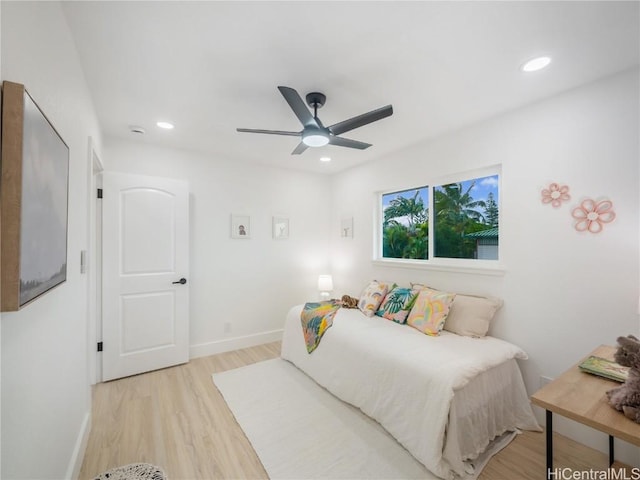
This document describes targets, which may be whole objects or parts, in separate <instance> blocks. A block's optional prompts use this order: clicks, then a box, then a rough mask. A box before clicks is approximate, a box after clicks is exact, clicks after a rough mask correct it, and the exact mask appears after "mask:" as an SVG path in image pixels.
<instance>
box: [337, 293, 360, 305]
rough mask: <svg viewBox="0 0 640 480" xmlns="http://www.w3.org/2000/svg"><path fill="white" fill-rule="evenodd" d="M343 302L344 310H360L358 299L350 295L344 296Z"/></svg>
mask: <svg viewBox="0 0 640 480" xmlns="http://www.w3.org/2000/svg"><path fill="white" fill-rule="evenodd" d="M341 302H342V307H343V308H358V299H357V298H354V297H351V296H349V295H343V296H342V299H341Z"/></svg>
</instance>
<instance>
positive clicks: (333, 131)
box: [236, 87, 393, 155]
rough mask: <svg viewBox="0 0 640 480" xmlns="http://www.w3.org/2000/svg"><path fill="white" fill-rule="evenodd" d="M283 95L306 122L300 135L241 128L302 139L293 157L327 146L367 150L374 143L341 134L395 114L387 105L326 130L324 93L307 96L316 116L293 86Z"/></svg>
mask: <svg viewBox="0 0 640 480" xmlns="http://www.w3.org/2000/svg"><path fill="white" fill-rule="evenodd" d="M278 90H280V93H281V94H282V96H283V97H284V99H285V100H286V101H287V103H288V104H289V107H290V108H291V110H293V113H294V114H295V115H296V117H298V120H299V121H300V123H302V126H303V128H302V130H301V131H299V132H288V131H283V130H260V129H253V128H238V129H236V130H237V131H238V132H243V133H264V134H268V135H286V136H295V137H300V140H301V141H300V143H299V144H298V146H297V147H296V148H295V149H294V150H293V152H291V154H292V155H299V154H301V153H302V152H304V151H305V150H306V149H307V148H308V147H323V146H325V145H327V144H330V145H336V146H339V147H347V148H355V149H358V150H364V149H365V148H369V147H370V146H371V144H369V143H364V142H359V141H357V140H351V139H349V138H344V137H340V136H339V135H340V134H342V133H345V132H348V131H350V130H354V129H356V128H358V127H362V126H364V125H368V124H369V123H373V122H375V121H378V120H382V119H383V118H386V117H389V116H391V115H392V114H393V107H392V106H391V105H387V106H385V107H381V108H378V109H376V110H372V111H371V112H367V113H363V114H362V115H358V116H356V117H353V118H350V119H348V120H344V121H342V122H338V123H336V124H333V125H331V126H329V127H325V126H324V125H323V124H322V122H321V121H320V119H319V118H318V108H321V107H322V106H323V105H324V104H325V102H326V100H327V97H326V96H325V95H324V94H322V93H320V92H311V93H309V94H307V95H306V97H305V100H306V101H307V105H309V106H310V107H311V108H313V115H312V114H311V112H310V111H309V109H308V108H307V106H306V105H305V103H304V102H303V101H302V98H301V97H300V95H299V94H298V92H296V91H295V90H294V89H293V88H290V87H278Z"/></svg>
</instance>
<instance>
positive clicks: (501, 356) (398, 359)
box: [281, 305, 538, 478]
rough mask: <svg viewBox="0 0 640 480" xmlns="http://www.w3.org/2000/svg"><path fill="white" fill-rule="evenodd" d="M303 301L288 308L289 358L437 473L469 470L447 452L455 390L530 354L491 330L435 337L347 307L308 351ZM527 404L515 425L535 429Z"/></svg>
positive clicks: (284, 353) (285, 345)
mask: <svg viewBox="0 0 640 480" xmlns="http://www.w3.org/2000/svg"><path fill="white" fill-rule="evenodd" d="M301 309H302V306H301V305H299V306H296V307H294V308H292V309H291V310H290V311H289V313H288V315H287V320H286V325H285V330H284V335H283V340H282V353H281V355H282V357H283V358H285V359H287V360H289V361H291V362H292V363H294V364H295V365H296V366H297V367H298V368H300V369H301V370H302V371H304V372H305V373H307V374H308V375H309V376H310V377H312V378H313V379H314V380H315V381H316V382H318V383H319V384H320V385H322V386H324V387H325V388H327V390H329V391H330V392H331V393H333V394H334V395H336V396H337V397H338V398H340V399H342V400H344V401H346V402H347V403H350V404H352V405H354V406H356V407H358V408H360V409H361V410H362V411H363V412H364V413H365V414H367V415H368V416H369V417H371V418H373V419H375V420H377V421H378V422H379V423H380V424H381V425H382V426H383V427H384V428H385V429H386V430H387V431H388V432H389V433H390V434H391V435H393V436H394V437H395V438H396V439H397V440H398V441H399V442H400V443H401V444H402V445H403V446H404V447H405V448H406V449H407V450H409V452H411V454H412V455H413V456H414V457H416V458H417V459H418V460H419V461H420V462H422V463H423V464H424V465H425V466H426V467H427V468H428V469H429V470H431V471H432V472H433V473H435V474H436V475H438V476H440V477H443V478H453V477H454V476H455V475H460V476H464V475H465V474H466V473H469V472H465V471H464V469H465V465H464V464H463V461H462V460H463V459H447V458H445V457H444V456H443V451H444V444H445V432H446V428H447V422H448V418H449V409H450V406H451V403H452V400H453V397H454V392H455V391H456V390H458V389H460V388H462V387H464V386H465V385H466V384H467V383H468V382H469V381H470V380H472V379H473V378H474V377H475V376H476V375H478V374H479V373H481V372H484V371H486V370H489V369H491V368H493V367H496V366H498V365H500V364H502V363H504V362H505V361H508V360H510V359H514V358H520V359H525V358H527V357H526V354H525V353H524V352H523V351H522V350H521V349H520V348H518V347H516V346H515V345H512V344H510V343H508V342H505V341H502V340H499V339H496V338H493V337H485V338H483V339H474V338H469V337H462V336H459V335H455V334H451V333H448V332H443V334H442V335H440V336H438V337H429V336H427V335H424V334H423V333H421V332H419V331H417V330H415V329H413V328H411V327H409V326H407V325H399V324H396V323H394V322H391V321H389V320H385V319H382V318H380V317H374V318H369V317H366V316H364V315H363V314H362V313H361V312H360V311H358V310H348V309H344V308H343V309H340V310H339V311H338V313H337V314H336V317H335V318H334V322H333V326H332V327H331V328H329V329H328V330H327V331H326V333H325V334H324V336H323V338H322V341H321V342H320V345H319V346H318V348H317V349H316V350H315V351H314V352H312V353H311V354H308V353H307V351H306V348H305V342H304V338H303V335H302V328H301V324H300V312H301ZM519 380H520V383H522V379H521V378H520V379H519ZM521 388H522V389H523V390H524V388H523V385H522V387H521ZM524 398H525V399H526V393H525V394H524ZM524 411H526V412H528V414H527V415H525V417H526V418H524V419H522V420H519V421H518V422H519V423H520V424H519V425H514V426H513V428H524V429H537V428H538V426H537V423H536V422H535V418H534V416H533V413H531V410H530V406H529V405H528V403H527V405H526V408H524ZM489 440H490V439H489ZM454 450H455V449H454Z"/></svg>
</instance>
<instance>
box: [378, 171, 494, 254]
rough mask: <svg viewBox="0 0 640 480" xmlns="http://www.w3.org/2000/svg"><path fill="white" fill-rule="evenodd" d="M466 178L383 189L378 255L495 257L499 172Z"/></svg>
mask: <svg viewBox="0 0 640 480" xmlns="http://www.w3.org/2000/svg"><path fill="white" fill-rule="evenodd" d="M494 171H495V169H494ZM469 177H470V175H469V176H467V177H466V178H465V177H461V178H462V179H460V180H457V181H454V182H450V183H436V184H435V186H422V187H415V188H411V189H408V190H401V191H396V192H390V193H383V194H381V196H380V197H381V212H382V215H381V220H382V228H381V242H380V244H381V249H380V250H381V251H380V254H379V255H380V258H381V259H384V260H393V259H405V260H417V261H423V262H424V263H425V264H434V263H435V264H437V263H438V260H439V259H465V260H498V259H499V253H498V249H499V218H500V209H499V205H500V191H499V185H500V182H499V180H500V178H499V174H498V173H492V174H489V175H485V176H473V177H472V178H469ZM430 212H432V215H430ZM430 232H431V234H430ZM430 259H431V260H430Z"/></svg>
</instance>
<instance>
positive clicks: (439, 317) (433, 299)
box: [407, 288, 456, 336]
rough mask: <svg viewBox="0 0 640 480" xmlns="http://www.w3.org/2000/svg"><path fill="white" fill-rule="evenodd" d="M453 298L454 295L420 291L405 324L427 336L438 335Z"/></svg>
mask: <svg viewBox="0 0 640 480" xmlns="http://www.w3.org/2000/svg"><path fill="white" fill-rule="evenodd" d="M455 296H456V294H455V293H447V292H440V291H438V290H432V289H427V288H425V289H424V290H421V291H420V293H419V294H418V298H416V300H415V303H414V304H413V308H412V309H411V313H409V317H408V318H407V324H409V325H411V326H412V327H413V328H415V329H418V330H420V331H421V332H422V333H426V334H427V335H432V336H437V335H440V332H441V331H442V327H443V326H444V321H445V320H446V319H447V315H448V314H449V308H450V307H451V302H453V299H454V298H455Z"/></svg>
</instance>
